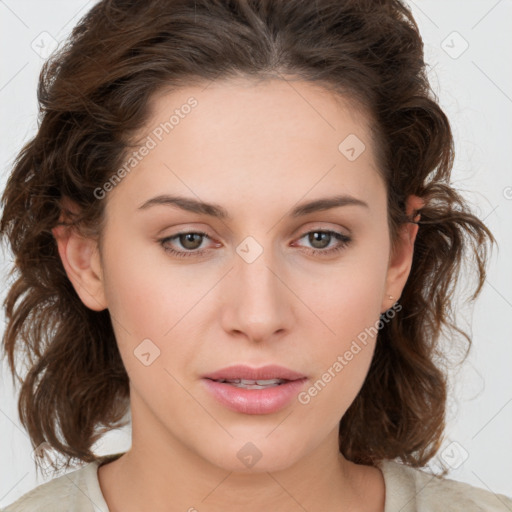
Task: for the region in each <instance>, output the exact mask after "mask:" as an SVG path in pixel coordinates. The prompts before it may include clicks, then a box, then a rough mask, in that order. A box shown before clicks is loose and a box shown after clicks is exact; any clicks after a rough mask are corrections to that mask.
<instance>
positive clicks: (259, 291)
mask: <svg viewBox="0 0 512 512" xmlns="http://www.w3.org/2000/svg"><path fill="white" fill-rule="evenodd" d="M270 253H271V251H270V250H268V249H266V250H264V251H263V252H262V253H261V254H260V255H259V257H258V258H256V259H255V260H254V261H252V262H250V260H245V259H244V258H243V257H241V256H239V255H238V254H235V257H234V268H233V269H232V270H231V272H229V274H228V275H227V276H226V279H224V282H223V287H224V289H223V290H222V295H221V296H222V299H221V301H222V312H221V321H222V327H223V329H224V330H225V331H226V332H228V333H230V334H231V335H237V336H239V337H245V338H247V339H248V340H250V341H253V342H264V341H265V340H271V339H275V338H276V337H277V336H282V335H283V334H284V333H285V332H288V331H289V330H290V327H291V326H292V325H293V323H292V322H293V316H294V313H293V307H294V306H293V303H292V302H293V301H292V298H293V293H292V292H291V291H290V290H289V288H288V287H287V285H286V276H285V275H284V272H283V271H282V270H280V269H279V266H278V265H277V264H276V260H275V259H274V258H272V257H271V254H270Z"/></svg>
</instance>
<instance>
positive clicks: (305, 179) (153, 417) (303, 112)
mask: <svg viewBox="0 0 512 512" xmlns="http://www.w3.org/2000/svg"><path fill="white" fill-rule="evenodd" d="M191 97H193V98H194V100H193V101H190V100H189V98H191ZM187 104H189V105H193V106H192V107H191V108H187V107H184V105H187ZM151 106H152V115H151V119H150V121H149V122H148V123H147V124H146V126H145V128H144V130H142V131H141V133H140V141H142V142H141V146H140V148H142V146H144V145H145V146H146V149H147V150H142V149H139V151H138V153H137V154H138V158H139V159H138V161H137V164H136V165H135V166H134V167H133V168H131V169H130V171H129V172H127V173H126V176H124V177H123V179H122V180H121V182H120V183H118V184H117V185H116V186H115V187H113V189H112V190H110V191H108V193H107V194H106V197H104V198H102V199H98V200H103V201H106V202H107V203H106V227H105V231H104V233H103V246H102V252H101V260H100V265H101V272H100V282H101V294H103V295H102V297H103V300H104V302H105V306H106V307H108V310H109V312H110V314H111V316H112V323H113V327H114V331H115V335H116V339H117V342H118V345H119V349H120V353H121V356H122V359H123V362H124V365H125V367H126V370H127V372H128V375H129V378H130V390H131V407H132V422H133V446H136V444H137V443H138V444H139V445H141V444H145V445H146V448H147V449H151V448H150V447H151V446H153V449H154V447H155V446H156V444H154V443H157V441H158V442H159V443H160V444H161V445H164V444H166V445H168V446H174V447H180V449H185V450H186V451H187V452H188V453H189V454H191V455H192V456H193V457H196V458H197V460H202V461H206V462H208V463H211V464H214V465H216V466H219V467H222V468H225V469H227V470H236V471H244V470H249V469H251V468H252V469H251V470H252V471H269V470H277V469H282V468H285V467H288V466H291V465H292V464H294V463H296V462H298V461H299V460H300V459H304V458H305V457H308V456H311V455H312V454H314V453H318V452H319V451H321V450H322V449H323V448H326V449H327V447H328V449H329V450H332V451H333V453H334V452H335V451H336V450H337V442H338V441H337V436H338V424H339V421H340V419H341V417H342V416H343V414H344V413H345V411H346V410H347V408H348V407H349V406H350V404H351V403H352V402H353V400H354V398H355V397H356V395H357V393H358V391H359V390H360V388H361V386H362V384H363V382H364V379H365V376H366V374H367V372H368V368H369V364H370V361H371V358H372V354H373V350H374V345H375V329H372V328H373V327H375V326H376V324H378V321H379V315H380V313H381V312H383V311H385V310H386V309H387V308H389V307H391V305H392V304H393V302H390V301H389V299H388V296H389V295H390V294H391V295H393V296H394V297H399V295H400V292H401V288H402V287H403V285H404V284H405V279H406V277H407V268H405V267H407V262H406V263H403V262H404V261H405V260H403V259H402V260H400V262H401V263H400V265H401V266H400V267H399V266H398V264H396V265H395V264H394V263H393V260H392V259H391V258H390V254H391V251H390V249H391V247H390V241H389V232H388V226H387V210H386V189H385V185H384V182H383V181H382V178H381V177H380V175H379V173H378V172H377V169H376V163H375V155H374V147H373V143H372V140H371V137H370V131H369V127H368V124H367V119H366V118H365V116H364V115H363V114H361V113H360V112H358V111H357V110H356V109H354V108H352V107H351V104H350V102H349V101H348V100H347V101H344V100H343V99H341V98H335V97H334V96H332V95H331V94H330V93H328V92H326V91H325V90H323V89H321V88H319V87H316V86H314V85H312V84H308V83H305V82H294V83H293V88H292V87H291V86H290V85H289V84H287V83H286V82H282V81H277V80H276V81H269V82H265V83H259V84H254V83H250V82H244V81H230V82H217V83H212V84H210V85H209V86H208V87H207V88H206V89H205V88H204V87H190V88H188V89H182V90H180V91H179V92H172V93H165V94H164V93H162V94H159V95H158V96H155V97H154V98H153V101H152V104H151ZM176 110H178V112H179V114H177V115H176V116H175V118H174V119H173V126H172V127H171V129H169V126H170V125H169V118H170V117H171V115H173V113H175V112H176ZM166 122H167V123H168V124H167V125H165V124H162V123H166ZM162 126H167V130H165V129H163V130H162ZM347 137H348V139H347ZM363 144H364V146H363ZM128 157H129V156H128ZM128 157H127V159H128ZM139 160H140V161H139ZM132 163H133V161H132ZM106 188H109V187H108V186H107V187H106ZM163 196H169V197H170V196H172V197H173V198H176V197H178V196H179V197H181V198H183V199H182V201H181V207H180V205H179V204H177V203H176V202H172V201H171V200H170V199H169V197H168V198H167V199H166V198H165V197H163ZM157 197H160V199H158V200H155V199H154V198H157ZM340 197H343V198H344V200H341V201H340ZM152 200H153V201H152ZM320 200H327V201H331V200H335V201H334V202H333V203H332V204H330V205H326V204H324V208H320V207H319V204H320V203H318V201H320ZM148 201H149V202H148ZM336 201H337V202H336ZM201 202H202V203H208V204H209V205H212V206H210V207H208V206H203V207H199V206H198V204H199V203H201ZM306 205H310V207H307V206H306ZM315 205H316V206H315ZM404 268H405V271H404ZM404 272H405V273H404ZM91 307H92V306H91ZM97 309H101V308H97ZM233 365H244V366H247V367H249V370H250V369H253V370H254V369H256V370H258V369H261V368H262V367H264V366H267V365H279V366H280V367H284V368H286V369H288V370H291V371H293V372H295V374H294V375H288V374H285V373H284V371H283V370H278V371H277V373H276V374H274V373H272V374H264V373H262V374H260V375H259V377H260V378H264V379H268V378H270V377H275V378H281V379H283V380H280V381H278V382H280V383H281V384H280V385H277V386H276V385H275V384H277V382H274V383H273V385H271V386H270V387H269V388H266V387H265V389H257V390H256V389H251V388H250V385H248V384H247V383H245V387H246V389H241V388H240V387H238V386H237V385H233V384H228V383H219V382H217V383H213V381H212V380H210V379H207V378H205V376H208V375H210V376H211V375H212V374H213V373H214V372H218V371H219V370H222V369H224V368H226V367H231V366H233ZM236 371H237V370H235V374H236ZM238 371H240V370H238ZM280 372H281V373H280ZM235 374H231V375H230V377H231V378H235V377H236V375H235ZM219 375H220V376H223V375H224V374H223V373H222V372H221V373H220V374H218V373H217V377H219ZM244 375H245V376H246V377H247V376H250V373H247V374H244ZM279 375H281V377H280V376H279ZM285 375H286V377H287V378H286V377H284V376H285ZM214 377H215V376H214ZM299 377H301V378H299ZM284 379H286V380H284ZM288 381H292V382H288ZM242 385H244V383H243V382H242ZM265 386H266V384H265ZM281 387H282V389H279V388H281ZM147 432H151V433H152V434H151V436H148V435H147ZM247 456H249V457H252V459H251V460H256V459H258V460H257V463H255V464H254V465H253V466H251V465H250V463H248V461H249V460H250V459H248V458H247Z"/></svg>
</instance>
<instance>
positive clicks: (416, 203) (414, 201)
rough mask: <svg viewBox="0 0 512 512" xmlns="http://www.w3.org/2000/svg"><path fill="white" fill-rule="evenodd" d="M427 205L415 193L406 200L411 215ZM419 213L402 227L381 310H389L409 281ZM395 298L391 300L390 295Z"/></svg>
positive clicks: (388, 274)
mask: <svg viewBox="0 0 512 512" xmlns="http://www.w3.org/2000/svg"><path fill="white" fill-rule="evenodd" d="M423 206H425V201H424V200H423V199H422V198H420V197H418V196H415V195H410V196H409V197H408V198H407V202H406V214H407V216H408V217H411V216H412V214H413V212H414V211H417V210H420V209H421V208H422V207H423ZM420 217H421V215H420V214H418V215H416V216H415V217H414V219H413V220H414V222H406V223H405V224H403V225H402V226H401V227H400V231H399V233H398V240H397V242H396V246H395V248H394V250H392V254H391V256H390V260H389V264H388V272H387V276H386V287H385V290H386V294H385V295H384V297H383V298H382V306H381V312H382V313H384V312H385V311H387V310H388V309H389V308H390V307H391V306H392V305H393V304H394V303H395V302H396V301H397V300H398V299H399V298H400V295H401V294H402V291H403V289H404V287H405V283H406V282H407V278H408V277H409V274H410V272H411V267H412V259H413V255H414V242H415V240H416V235H417V234H418V229H419V225H418V224H415V222H417V221H418V220H419V219H420ZM390 295H391V296H392V297H393V299H392V300H390V299H389V296H390Z"/></svg>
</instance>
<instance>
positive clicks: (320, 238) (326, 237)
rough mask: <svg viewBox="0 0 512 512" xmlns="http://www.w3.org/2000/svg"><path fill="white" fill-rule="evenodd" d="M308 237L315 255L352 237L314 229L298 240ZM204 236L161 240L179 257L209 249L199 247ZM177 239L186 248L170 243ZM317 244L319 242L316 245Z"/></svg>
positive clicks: (342, 245)
mask: <svg viewBox="0 0 512 512" xmlns="http://www.w3.org/2000/svg"><path fill="white" fill-rule="evenodd" d="M306 237H307V238H308V241H309V243H311V244H313V248H311V249H309V252H310V253H312V254H314V255H327V254H332V253H334V252H337V251H340V250H342V249H344V248H345V247H346V246H347V245H348V244H349V243H350V242H351V240H352V239H351V238H350V237H348V236H347V235H344V234H342V233H338V232H337V231H331V230H314V231H309V232H307V233H304V234H303V235H302V236H301V237H300V238H299V239H298V240H302V239H303V238H306ZM204 238H210V237H209V236H208V235H207V234H206V233H203V232H198V231H189V232H185V233H178V234H176V235H173V236H169V237H166V238H163V239H161V240H159V242H160V244H161V245H162V247H163V249H164V250H165V251H166V252H168V253H170V254H172V255H173V256H178V257H188V256H200V255H203V254H204V253H206V252H207V251H208V249H199V248H200V247H201V245H202V241H203V239H204ZM333 239H334V240H337V241H338V244H337V245H335V246H334V247H330V248H327V249H326V247H329V245H330V243H331V242H332V241H333ZM173 240H176V241H178V242H179V243H180V245H181V247H183V248H184V249H185V250H176V249H174V248H173V247H172V246H170V245H169V243H170V242H172V241H173ZM315 244H318V245H317V246H316V247H315V246H314V245H315ZM198 249H199V250H198Z"/></svg>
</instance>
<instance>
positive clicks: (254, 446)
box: [205, 431, 304, 474]
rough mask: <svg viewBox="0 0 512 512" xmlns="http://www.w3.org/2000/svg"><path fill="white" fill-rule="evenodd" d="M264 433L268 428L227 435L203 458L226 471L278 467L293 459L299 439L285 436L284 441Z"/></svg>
mask: <svg viewBox="0 0 512 512" xmlns="http://www.w3.org/2000/svg"><path fill="white" fill-rule="evenodd" d="M266 436H268V431H267V432H266V433H265V434H264V435H262V436H260V437H258V436H250V435H248V436H245V437H243V438H236V439H231V440H230V441H228V442H226V443H225V444H224V445H221V446H219V445H217V446H216V447H215V448H216V449H215V451H214V453H212V452H210V453H209V454H208V455H207V456H206V457H205V458H207V459H209V460H210V462H211V463H212V464H214V465H215V466H218V467H220V468H222V469H224V470H226V471H232V472H234V473H245V474H253V473H263V472H274V471H281V470H284V469H287V468H289V467H290V466H292V465H294V464H295V463H296V462H297V460H298V459H299V457H300V452H299V451H298V450H297V449H296V447H297V446H300V447H301V449H302V450H303V449H304V443H303V442H299V441H297V442H293V441H292V440H291V439H290V438H288V442H286V443H284V442H283V441H282V440H281V439H278V438H276V439H272V438H271V436H270V437H266ZM251 439H252V440H251ZM205 455H206V454H205Z"/></svg>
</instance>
